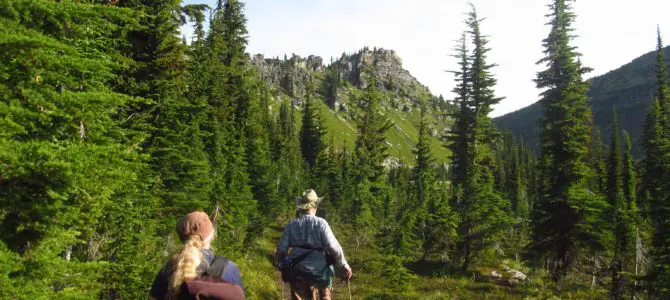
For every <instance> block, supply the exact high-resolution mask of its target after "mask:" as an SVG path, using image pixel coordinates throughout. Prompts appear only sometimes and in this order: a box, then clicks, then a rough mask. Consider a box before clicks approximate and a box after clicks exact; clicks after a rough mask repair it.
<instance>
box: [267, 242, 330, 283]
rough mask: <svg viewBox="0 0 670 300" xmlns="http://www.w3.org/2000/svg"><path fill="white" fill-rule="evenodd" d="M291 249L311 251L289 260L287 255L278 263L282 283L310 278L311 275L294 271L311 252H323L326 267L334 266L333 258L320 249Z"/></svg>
mask: <svg viewBox="0 0 670 300" xmlns="http://www.w3.org/2000/svg"><path fill="white" fill-rule="evenodd" d="M291 247H292V248H303V249H309V250H312V251H311V252H307V253H304V254H301V255H298V256H297V257H294V258H293V259H291V258H290V257H289V256H288V255H287V256H285V257H284V261H282V262H280V264H279V266H278V267H279V270H280V271H281V275H282V280H283V281H284V282H291V281H292V279H295V278H296V277H298V276H301V277H308V278H309V277H311V274H307V273H304V272H301V271H300V270H298V269H295V266H296V265H298V264H299V263H300V262H302V261H303V260H305V259H306V258H307V257H308V256H309V255H310V254H312V252H323V253H324V255H325V257H326V267H328V266H332V265H334V264H335V257H334V256H333V255H331V254H330V253H328V252H327V251H324V249H322V248H314V247H310V246H291Z"/></svg>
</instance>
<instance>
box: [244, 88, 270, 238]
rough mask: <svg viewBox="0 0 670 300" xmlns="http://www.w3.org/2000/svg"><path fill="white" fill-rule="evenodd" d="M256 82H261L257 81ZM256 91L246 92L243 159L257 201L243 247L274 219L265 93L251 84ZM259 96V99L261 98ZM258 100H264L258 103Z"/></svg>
mask: <svg viewBox="0 0 670 300" xmlns="http://www.w3.org/2000/svg"><path fill="white" fill-rule="evenodd" d="M256 84H257V85H262V84H263V83H261V82H258V83H256ZM255 90H256V91H257V93H255V94H252V95H250V98H249V101H250V102H251V103H250V104H249V119H248V120H247V121H246V126H247V128H246V141H247V149H246V163H247V172H248V174H249V179H250V180H249V184H250V185H251V193H252V194H253V197H254V199H256V201H257V209H258V210H257V212H254V213H253V214H252V215H251V218H250V220H249V221H250V224H249V230H250V231H249V232H248V239H247V241H246V242H247V247H245V248H248V246H249V243H251V242H253V241H254V239H255V238H258V237H260V236H262V234H263V232H264V230H265V227H266V226H269V225H270V224H272V222H273V221H275V220H274V219H273V218H272V216H273V215H272V211H271V210H272V209H275V208H276V207H277V205H276V204H275V203H276V202H277V199H276V194H275V190H274V181H275V176H274V174H275V173H274V172H273V171H274V169H275V167H274V166H273V165H272V163H271V162H270V158H271V153H270V137H269V135H268V130H267V124H268V122H269V112H268V109H269V107H268V106H267V102H268V99H267V97H268V93H267V92H265V87H264V86H262V87H260V88H259V87H258V86H256V87H255ZM261 90H263V92H262V93H261ZM261 99H262V100H261ZM261 103H263V104H265V105H262V104H261Z"/></svg>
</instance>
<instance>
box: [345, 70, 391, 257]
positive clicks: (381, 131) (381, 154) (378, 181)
mask: <svg viewBox="0 0 670 300" xmlns="http://www.w3.org/2000/svg"><path fill="white" fill-rule="evenodd" d="M371 82H372V83H371V84H370V85H369V86H368V89H367V91H366V94H365V98H364V99H362V100H363V101H361V102H362V108H363V112H362V114H361V116H360V117H359V119H358V120H359V121H358V122H359V123H358V135H357V137H356V149H355V152H354V165H355V166H356V167H355V169H354V170H352V171H353V176H354V177H353V178H354V180H355V181H354V182H355V183H356V185H355V190H354V191H353V192H354V196H353V200H352V203H351V204H352V207H351V212H352V218H353V220H352V221H353V225H354V230H355V232H356V236H355V238H356V243H357V245H358V246H360V245H361V244H365V243H367V242H368V241H369V239H370V237H371V236H372V233H373V232H374V225H375V224H374V220H373V217H372V216H373V213H375V212H376V211H377V210H379V209H381V199H382V198H383V197H384V196H385V195H386V193H387V192H388V191H387V187H386V186H385V184H384V181H385V180H384V175H385V173H386V171H385V169H384V165H383V163H384V160H385V159H386V157H387V155H388V154H387V148H388V147H387V145H386V131H388V129H389V128H391V126H392V124H391V122H390V120H389V119H387V118H386V117H385V116H384V115H382V113H381V110H380V105H379V103H380V97H381V96H380V94H379V92H378V91H377V87H376V79H373V80H372V81H371Z"/></svg>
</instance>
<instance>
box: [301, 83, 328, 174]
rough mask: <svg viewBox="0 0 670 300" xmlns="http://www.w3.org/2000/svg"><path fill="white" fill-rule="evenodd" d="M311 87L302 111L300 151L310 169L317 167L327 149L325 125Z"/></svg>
mask: <svg viewBox="0 0 670 300" xmlns="http://www.w3.org/2000/svg"><path fill="white" fill-rule="evenodd" d="M311 94H312V93H311V88H310V89H308V91H307V97H306V99H305V105H304V106H305V108H304V110H303V113H302V126H301V127H300V151H301V153H302V157H303V158H304V159H305V161H307V164H308V165H309V167H310V169H313V168H315V167H316V162H317V157H319V156H320V155H321V154H322V153H323V151H324V150H325V149H326V145H325V143H324V141H323V138H324V136H325V135H326V129H325V125H324V123H323V121H322V118H321V113H320V111H321V110H320V109H319V107H318V106H315V105H314V102H313V100H312V95H311Z"/></svg>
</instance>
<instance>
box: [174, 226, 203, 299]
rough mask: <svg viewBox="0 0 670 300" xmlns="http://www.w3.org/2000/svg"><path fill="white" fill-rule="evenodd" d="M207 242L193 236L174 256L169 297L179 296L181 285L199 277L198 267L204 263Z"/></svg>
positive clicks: (197, 236)
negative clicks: (203, 253)
mask: <svg viewBox="0 0 670 300" xmlns="http://www.w3.org/2000/svg"><path fill="white" fill-rule="evenodd" d="M204 247H205V242H204V241H203V240H202V238H200V236H199V235H191V236H189V238H188V240H187V241H186V242H185V243H184V244H183V245H182V246H181V248H179V250H178V251H177V253H176V254H175V255H173V256H172V275H171V276H170V284H169V293H168V294H169V295H171V296H177V295H179V290H180V286H181V284H182V283H183V282H184V281H186V280H188V279H193V278H196V277H198V275H199V274H198V266H200V262H202V252H201V251H200V250H201V249H202V248H204Z"/></svg>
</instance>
